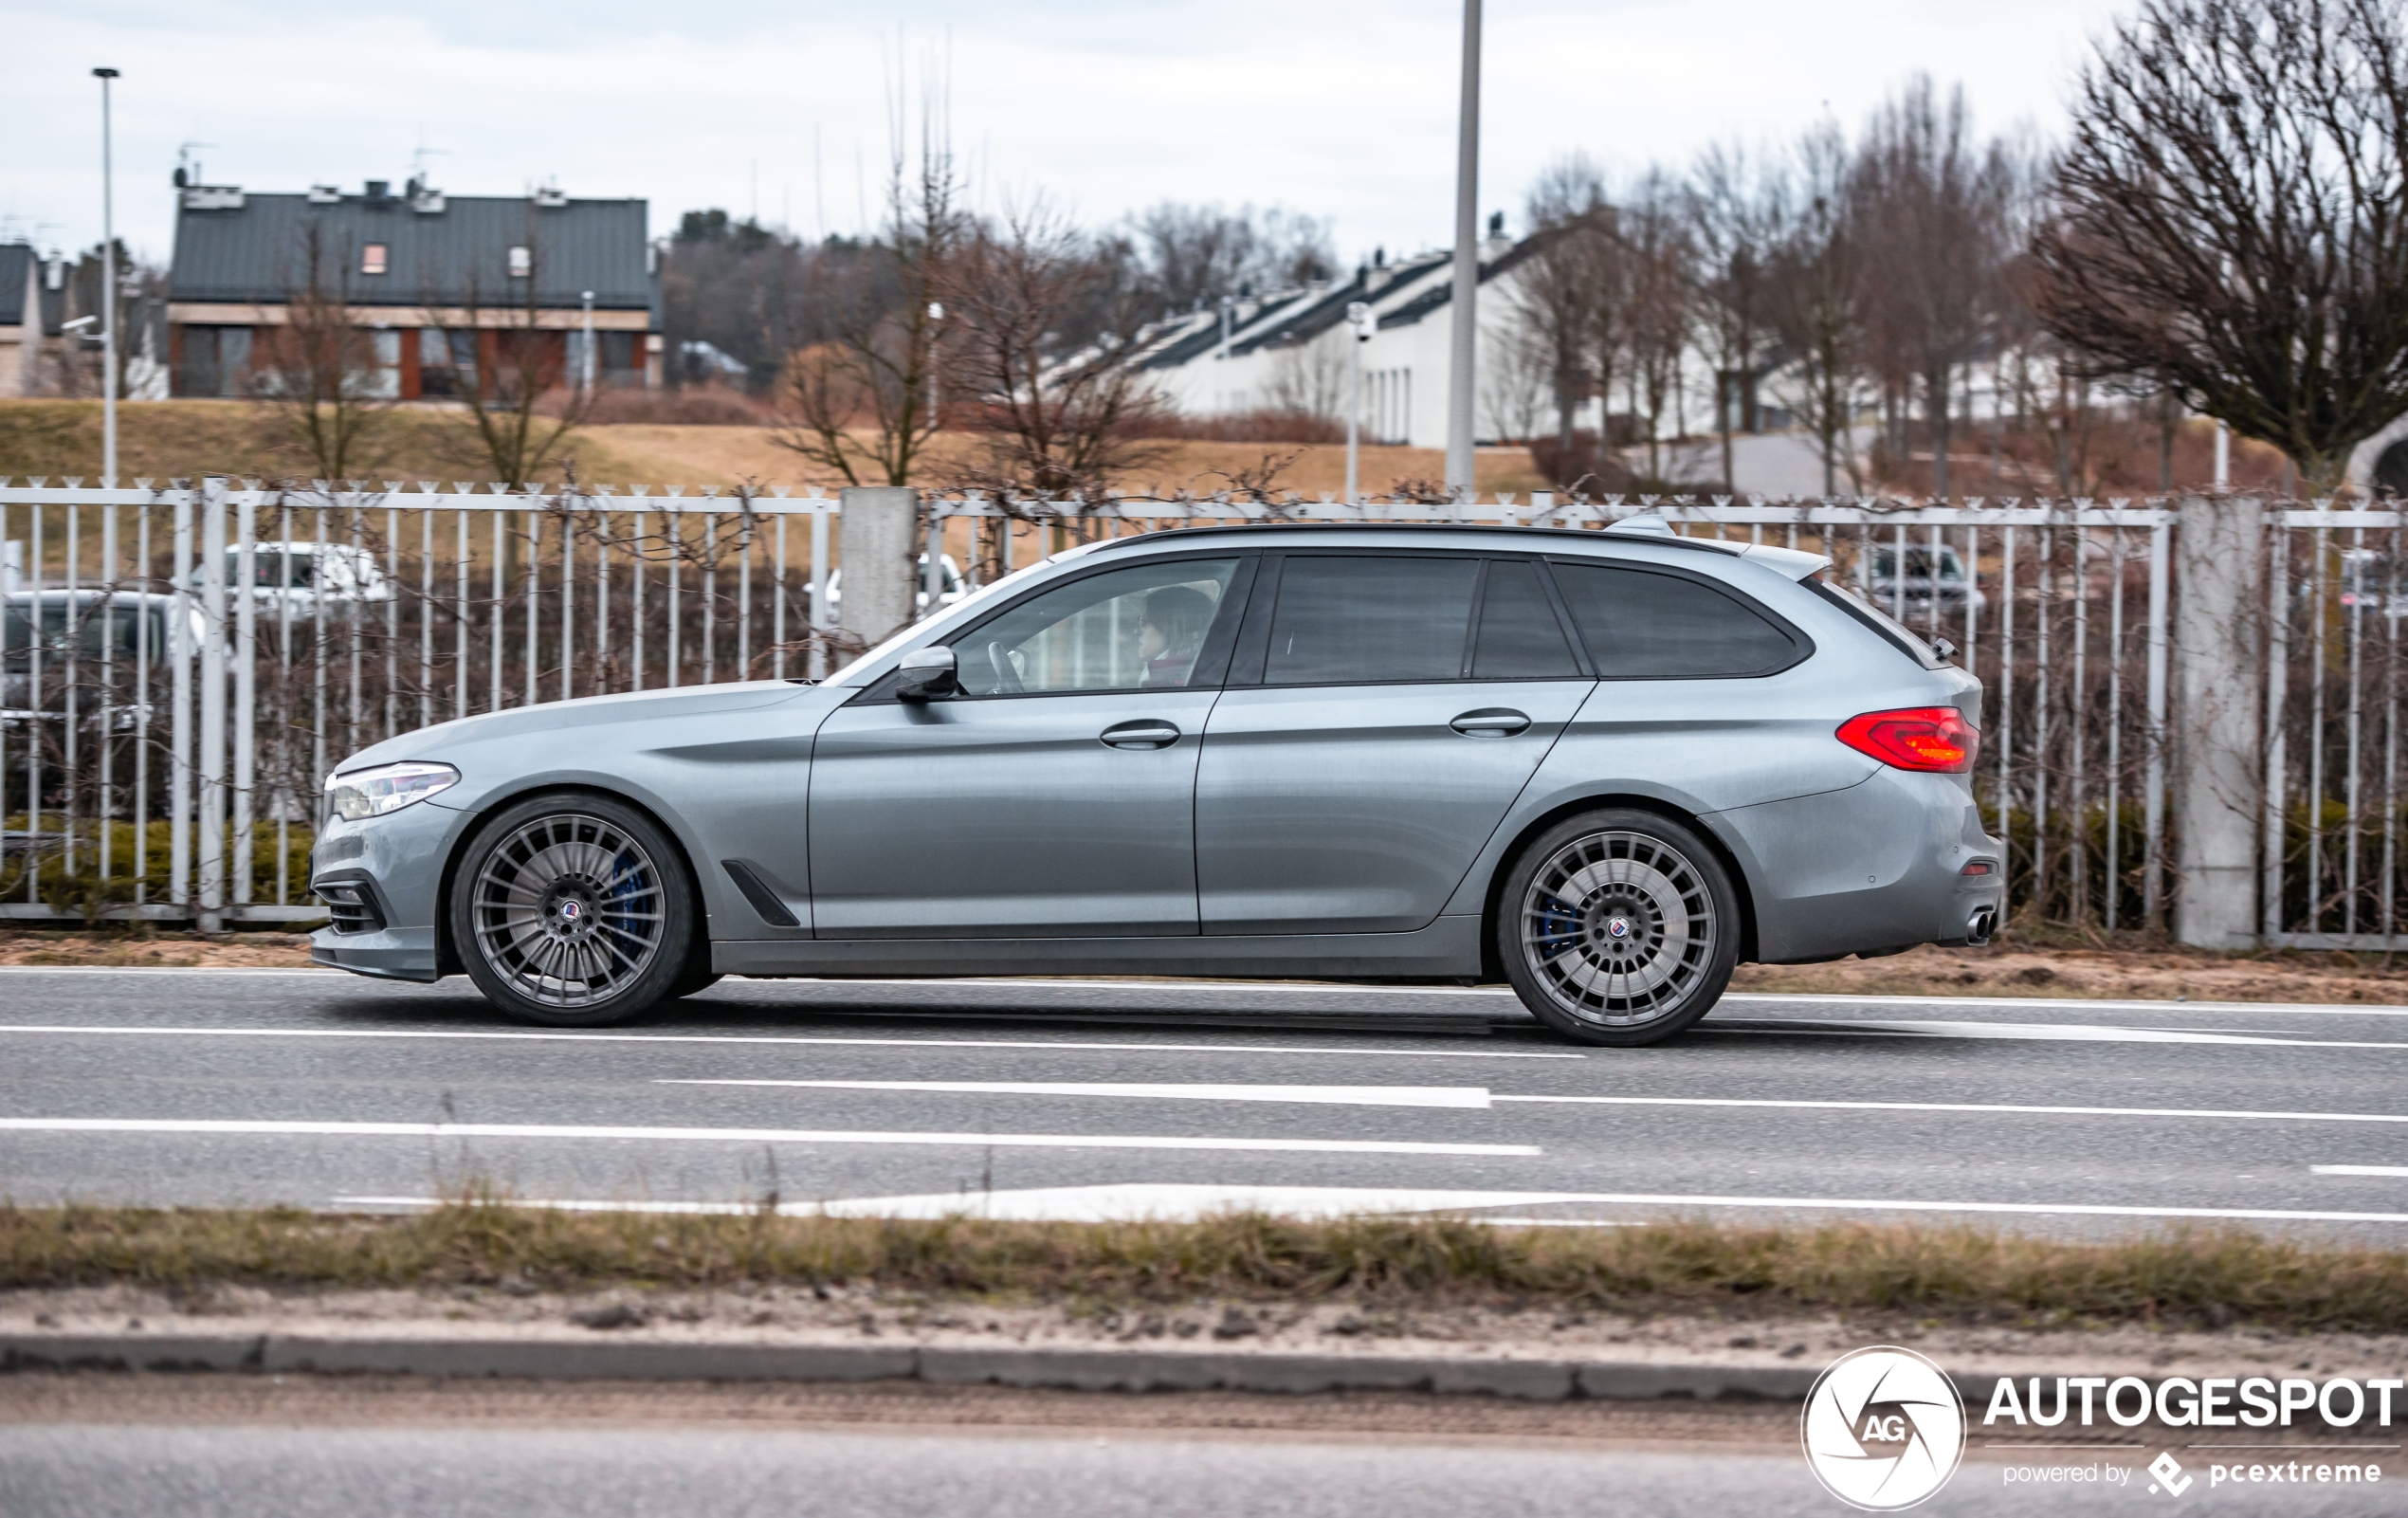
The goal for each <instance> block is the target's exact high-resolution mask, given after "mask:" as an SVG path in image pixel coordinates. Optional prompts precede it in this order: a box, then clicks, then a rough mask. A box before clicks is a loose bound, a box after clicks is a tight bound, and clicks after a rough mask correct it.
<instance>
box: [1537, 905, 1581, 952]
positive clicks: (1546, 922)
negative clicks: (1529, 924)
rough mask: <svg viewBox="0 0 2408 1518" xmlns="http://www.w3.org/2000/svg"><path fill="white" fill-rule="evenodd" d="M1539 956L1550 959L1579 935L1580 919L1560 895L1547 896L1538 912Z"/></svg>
mask: <svg viewBox="0 0 2408 1518" xmlns="http://www.w3.org/2000/svg"><path fill="white" fill-rule="evenodd" d="M1538 918H1539V957H1540V958H1541V959H1542V960H1552V959H1554V958H1555V957H1556V956H1557V955H1559V954H1561V953H1562V952H1563V951H1564V950H1566V949H1568V948H1570V947H1572V945H1573V944H1574V943H1575V942H1578V939H1579V937H1580V920H1579V918H1578V915H1577V914H1576V913H1575V912H1574V910H1573V908H1572V907H1570V906H1567V905H1564V903H1563V901H1562V900H1561V899H1560V897H1556V896H1552V895H1550V896H1548V897H1547V898H1546V901H1545V904H1544V905H1543V906H1541V909H1540V911H1539V913H1538Z"/></svg>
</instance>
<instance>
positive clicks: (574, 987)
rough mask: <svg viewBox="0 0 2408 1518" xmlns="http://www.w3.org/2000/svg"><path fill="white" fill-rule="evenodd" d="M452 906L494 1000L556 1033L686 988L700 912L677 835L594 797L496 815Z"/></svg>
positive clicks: (620, 1016)
mask: <svg viewBox="0 0 2408 1518" xmlns="http://www.w3.org/2000/svg"><path fill="white" fill-rule="evenodd" d="M448 910H449V911H450V914H451V941H452V943H453V944H454V945H455V946H456V947H457V948H458V950H459V953H460V960H461V963H462V964H464V965H465V966H466V968H467V971H468V976H469V978H471V979H473V980H475V981H476V983H477V989H478V990H480V991H482V992H483V993H484V995H485V999H486V1000H488V1001H490V1002H492V1003H493V1004H494V1005H495V1006H496V1007H499V1008H501V1009H502V1012H504V1013H506V1014H508V1015H510V1016H512V1017H516V1018H518V1019H519V1020H520V1021H521V1022H532V1023H540V1024H542V1025H543V1026H545V1027H547V1028H598V1027H601V1026H603V1025H604V1024H607V1023H614V1022H620V1021H623V1020H625V1019H627V1018H629V1017H632V1016H634V1015H636V1014H638V1013H640V1012H643V1011H644V1010H645V1009H646V1008H648V1007H650V1006H652V1005H654V1004H655V1003H657V1002H660V1001H663V1000H665V999H666V998H668V997H673V996H676V995H679V994H680V993H679V992H678V990H677V987H678V986H679V985H680V983H681V982H682V981H683V980H684V978H685V974H684V973H685V971H686V970H687V968H688V966H690V965H691V964H692V963H693V945H694V939H695V934H696V932H697V923H698V921H699V917H700V914H699V913H698V912H697V911H696V910H695V901H694V887H693V884H692V881H691V880H690V878H689V877H688V875H687V873H686V869H685V860H684V855H683V854H681V853H680V852H679V851H678V848H677V845H676V844H675V843H674V842H672V841H671V840H670V838H669V837H668V835H667V834H666V833H665V832H662V831H661V829H660V827H659V826H658V825H656V824H655V823H654V822H653V821H652V820H651V819H650V818H649V817H647V816H645V815H644V814H642V813H640V812H638V811H636V810H635V809H634V808H632V807H630V806H628V805H626V804H625V803H623V802H619V801H614V800H611V799H610V798H609V797H607V796H586V795H552V796H529V797H528V798H527V799H525V800H523V801H520V802H517V803H515V804H513V805H511V806H509V807H505V808H504V809H502V811H501V812H500V813H497V814H495V815H493V816H492V817H490V818H488V819H487V820H486V821H485V823H484V825H483V827H480V828H479V829H478V830H477V832H476V834H475V836H473V837H471V838H470V839H469V840H468V848H467V851H466V852H465V854H463V855H462V856H461V861H460V869H458V870H457V871H456V872H455V873H454V875H453V878H452V887H451V901H450V903H449V905H448ZM702 962H703V964H704V965H705V966H706V967H707V965H708V963H709V961H708V960H704V961H702ZM697 989H700V988H699V987H697Z"/></svg>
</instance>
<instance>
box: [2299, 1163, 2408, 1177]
mask: <svg viewBox="0 0 2408 1518" xmlns="http://www.w3.org/2000/svg"><path fill="white" fill-rule="evenodd" d="M2308 1174H2309V1175H2314V1176H2408V1165H2309V1166H2308Z"/></svg>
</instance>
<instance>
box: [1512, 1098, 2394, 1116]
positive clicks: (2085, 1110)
mask: <svg viewBox="0 0 2408 1518" xmlns="http://www.w3.org/2000/svg"><path fill="white" fill-rule="evenodd" d="M1488 1100H1489V1101H1491V1102H1530V1103H1541V1104H1549V1105H1560V1106H1705V1107H1750V1106H1760V1107H1777V1108H1789V1109H1795V1110H1801V1111H1810V1112H1811V1111H1829V1112H1995V1113H1998V1114H2000V1115H2002V1116H2008V1117H2015V1116H2032V1117H2080V1118H2229V1119H2234V1120H2246V1121H2252V1122H2264V1123H2408V1113H2391V1112H2257V1111H2252V1110H2248V1109H2246V1108H2240V1107H2213V1106H2016V1105H2012V1104H2008V1103H2000V1102H1820V1101H1805V1100H1790V1099H1785V1098H1777V1097H1738V1096H1506V1095H1503V1094H1493V1095H1491V1096H1490V1097H1489V1098H1488Z"/></svg>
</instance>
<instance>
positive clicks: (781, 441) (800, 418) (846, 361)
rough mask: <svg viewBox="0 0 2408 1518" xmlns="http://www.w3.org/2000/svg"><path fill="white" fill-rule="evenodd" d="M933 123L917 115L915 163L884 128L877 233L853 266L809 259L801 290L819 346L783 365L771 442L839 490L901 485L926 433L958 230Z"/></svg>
mask: <svg viewBox="0 0 2408 1518" xmlns="http://www.w3.org/2000/svg"><path fill="white" fill-rule="evenodd" d="M941 120H942V118H941V113H939V111H938V110H937V109H935V108H934V107H933V106H928V107H924V108H923V110H922V113H921V129H920V147H919V154H918V157H917V160H916V161H914V159H913V158H912V156H911V155H910V154H909V152H908V150H907V146H906V143H905V133H904V131H903V123H902V122H901V120H900V119H898V120H897V121H896V122H895V123H894V125H893V131H892V135H891V137H890V138H889V141H890V144H891V152H890V157H889V162H888V167H887V176H886V226H885V234H884V235H883V236H882V237H881V238H880V239H879V241H878V242H877V243H875V244H873V245H872V246H871V247H868V248H866V249H864V250H863V251H862V252H861V254H860V256H858V257H855V258H848V259H845V260H841V261H840V260H830V259H821V260H818V261H815V262H814V263H813V264H812V268H811V274H810V277H809V278H808V280H807V282H806V290H807V296H808V302H809V303H810V304H811V305H812V306H813V307H815V308H816V309H817V310H818V312H819V320H820V321H821V323H822V324H823V327H822V330H823V332H824V336H823V337H822V338H820V340H818V341H816V342H814V343H812V344H811V345H810V346H808V347H805V348H802V349H800V350H798V351H796V352H795V353H794V354H793V355H792V356H791V357H789V358H788V359H787V362H786V370H785V375H784V377H783V381H782V384H781V386H780V396H779V400H780V405H781V409H782V411H783V413H784V417H783V422H782V425H781V426H780V427H779V428H778V429H777V430H775V432H773V434H772V436H773V439H774V440H775V442H776V443H777V444H778V446H780V447H781V448H791V449H793V450H794V452H796V453H799V454H801V455H802V456H803V457H804V458H806V459H808V460H810V461H811V462H812V463H813V464H816V465H819V466H822V467H823V468H828V469H832V470H834V471H835V472H836V473H838V474H840V475H842V476H844V478H845V480H846V482H847V483H848V484H850V485H909V484H910V483H911V480H912V473H913V470H914V468H915V466H918V465H919V464H920V462H921V454H922V453H924V452H925V451H926V450H927V448H928V446H929V444H930V443H931V442H932V441H934V439H935V438H936V435H937V429H938V425H939V419H940V415H941V406H942V396H941V394H940V383H939V372H938V363H939V346H938V344H939V334H940V332H941V330H942V328H943V325H944V320H945V319H944V308H943V301H944V297H945V295H946V293H947V290H948V289H949V288H950V287H951V282H952V280H953V278H954V275H953V270H952V264H953V261H954V259H955V258H956V257H957V255H958V253H959V252H960V249H961V247H962V244H963V242H964V240H965V239H966V238H967V236H968V235H969V232H970V225H969V219H968V218H967V217H966V216H965V215H964V213H963V211H962V210H961V207H960V204H959V202H960V199H961V192H962V187H961V180H960V177H959V174H958V172H957V171H956V169H955V167H954V160H953V146H952V143H951V141H950V140H949V139H948V138H947V137H946V136H945V134H944V131H943V128H942V125H941ZM864 432H867V436H866V437H865V436H864V435H863V434H864Z"/></svg>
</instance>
